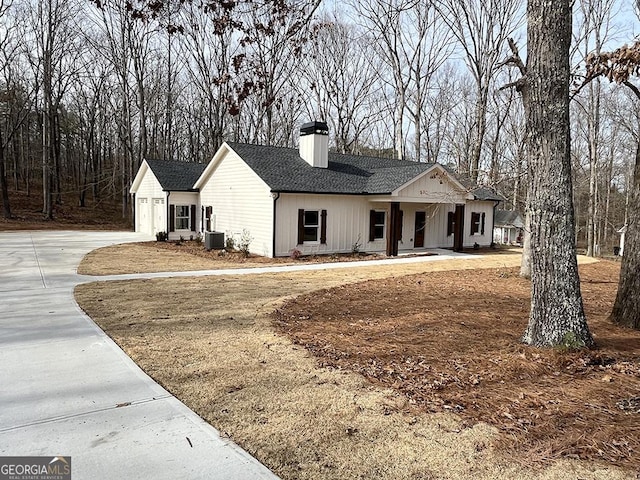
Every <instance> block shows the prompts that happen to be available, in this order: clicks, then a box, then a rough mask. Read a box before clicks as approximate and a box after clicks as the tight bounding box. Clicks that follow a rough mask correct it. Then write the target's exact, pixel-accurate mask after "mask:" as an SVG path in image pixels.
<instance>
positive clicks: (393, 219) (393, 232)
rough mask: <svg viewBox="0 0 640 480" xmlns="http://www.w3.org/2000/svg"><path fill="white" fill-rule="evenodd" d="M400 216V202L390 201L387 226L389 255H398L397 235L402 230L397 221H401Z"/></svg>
mask: <svg viewBox="0 0 640 480" xmlns="http://www.w3.org/2000/svg"><path fill="white" fill-rule="evenodd" d="M401 219H402V217H401V216H400V203H399V202H391V211H390V213H389V225H388V227H387V255H388V256H390V257H396V256H398V241H399V240H400V238H399V237H398V235H399V232H401V231H402V230H401V229H402V226H401V225H399V223H400V222H401V221H402V220H401Z"/></svg>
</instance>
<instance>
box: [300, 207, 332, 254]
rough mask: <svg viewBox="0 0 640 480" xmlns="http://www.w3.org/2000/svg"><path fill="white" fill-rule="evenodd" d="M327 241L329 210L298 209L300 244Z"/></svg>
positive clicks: (323, 242)
mask: <svg viewBox="0 0 640 480" xmlns="http://www.w3.org/2000/svg"><path fill="white" fill-rule="evenodd" d="M314 242H320V243H322V244H325V243H327V211H326V210H304V209H302V208H301V209H299V210H298V245H301V244H303V243H314Z"/></svg>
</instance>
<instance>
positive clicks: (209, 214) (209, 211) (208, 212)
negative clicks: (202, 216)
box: [206, 207, 213, 220]
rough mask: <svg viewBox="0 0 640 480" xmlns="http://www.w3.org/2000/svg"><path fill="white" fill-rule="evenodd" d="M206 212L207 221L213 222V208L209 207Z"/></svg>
mask: <svg viewBox="0 0 640 480" xmlns="http://www.w3.org/2000/svg"><path fill="white" fill-rule="evenodd" d="M206 212H207V213H206V215H207V220H211V212H213V207H207V209H206Z"/></svg>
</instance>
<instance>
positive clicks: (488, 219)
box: [463, 200, 495, 248]
mask: <svg viewBox="0 0 640 480" xmlns="http://www.w3.org/2000/svg"><path fill="white" fill-rule="evenodd" d="M494 205H495V202H483V201H472V200H467V203H466V205H465V208H464V242H463V246H464V248H472V247H473V245H474V244H475V243H477V244H478V245H480V246H481V247H488V246H489V245H491V243H492V242H493V207H494ZM474 212H475V213H479V214H481V215H482V214H484V218H485V221H484V222H485V223H484V235H482V234H479V233H478V234H474V235H471V214H472V213H474Z"/></svg>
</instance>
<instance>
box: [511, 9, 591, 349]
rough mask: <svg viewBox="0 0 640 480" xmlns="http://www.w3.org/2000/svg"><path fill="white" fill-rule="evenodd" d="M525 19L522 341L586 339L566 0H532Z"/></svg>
mask: <svg viewBox="0 0 640 480" xmlns="http://www.w3.org/2000/svg"><path fill="white" fill-rule="evenodd" d="M527 20H528V31H527V35H528V42H527V48H528V60H527V63H528V65H527V79H526V82H527V85H526V88H527V93H528V101H527V102H526V104H525V108H526V121H527V143H528V152H529V163H530V168H531V173H532V178H531V188H532V190H531V313H530V316H529V325H528V326H527V329H526V331H525V333H524V336H523V338H522V341H523V342H525V343H527V344H529V345H535V346H557V345H567V346H570V347H584V346H591V345H592V344H593V339H592V337H591V334H590V332H589V329H588V327H587V321H586V317H585V314H584V308H583V303H582V296H581V294H580V279H579V276H578V262H577V259H576V246H575V241H574V235H573V232H574V221H575V220H574V211H573V202H572V184H571V159H570V153H571V152H570V148H571V146H570V130H569V47H570V44H571V9H570V7H569V0H559V1H556V2H549V1H547V0H529V1H528V2H527Z"/></svg>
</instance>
